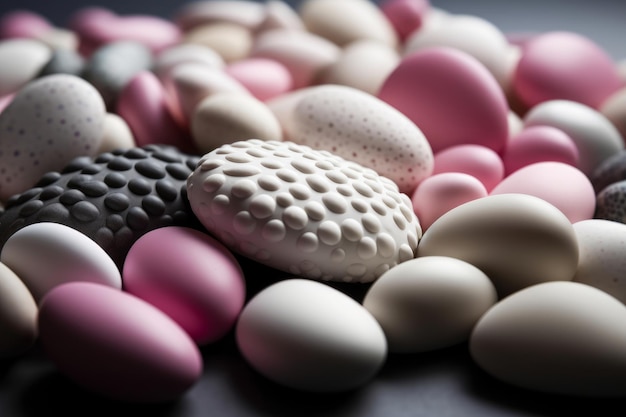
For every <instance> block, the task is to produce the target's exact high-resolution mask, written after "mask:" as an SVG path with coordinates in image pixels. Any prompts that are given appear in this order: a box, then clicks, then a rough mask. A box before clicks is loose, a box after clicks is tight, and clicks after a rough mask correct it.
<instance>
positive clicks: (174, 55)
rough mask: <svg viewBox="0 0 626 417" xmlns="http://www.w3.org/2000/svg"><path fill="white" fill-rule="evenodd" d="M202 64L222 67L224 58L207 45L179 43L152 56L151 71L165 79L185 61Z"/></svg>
mask: <svg viewBox="0 0 626 417" xmlns="http://www.w3.org/2000/svg"><path fill="white" fill-rule="evenodd" d="M190 62H192V63H198V64H204V65H207V66H209V67H213V68H224V65H225V62H224V59H223V58H222V57H221V56H220V54H218V53H217V52H216V51H214V50H213V49H211V48H209V47H208V46H204V45H198V44H193V43H180V44H177V45H173V46H170V47H169V48H167V49H164V50H163V51H161V52H159V53H158V54H157V55H156V56H155V57H154V64H153V66H152V71H154V73H155V74H156V75H157V76H158V77H159V78H160V79H161V80H166V79H167V78H168V77H169V75H170V72H171V71H172V70H173V69H174V68H176V67H177V66H178V65H181V64H186V63H190Z"/></svg>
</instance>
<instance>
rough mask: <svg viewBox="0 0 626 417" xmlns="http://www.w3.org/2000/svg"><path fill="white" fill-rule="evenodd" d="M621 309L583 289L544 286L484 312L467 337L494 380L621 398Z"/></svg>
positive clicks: (624, 309) (624, 350) (625, 348)
mask: <svg viewBox="0 0 626 417" xmlns="http://www.w3.org/2000/svg"><path fill="white" fill-rule="evenodd" d="M625 320H626V306H624V304H622V303H621V302H620V301H619V300H617V299H616V298H614V297H612V296H611V295H609V294H607V293H605V292H604V291H601V290H598V289H597V288H594V287H591V286H589V285H585V284H581V283H578V282H546V283H541V284H537V285H533V286H531V287H528V288H525V289H522V290H520V291H519V292H517V293H515V294H512V295H510V296H509V297H507V298H505V299H503V300H502V301H500V302H499V303H498V304H496V305H495V306H494V307H492V308H491V309H489V310H488V311H487V312H486V313H485V314H484V315H483V316H482V317H481V319H480V320H479V321H478V323H477V324H476V326H475V327H474V330H473V331H472V334H471V337H470V343H469V348H470V353H471V356H472V358H473V359H474V361H475V362H476V363H477V365H478V366H479V367H481V368H482V369H483V370H484V371H485V372H487V373H488V374H490V375H492V376H493V377H495V378H497V379H499V380H501V381H504V382H506V383H509V384H512V385H514V386H518V387H522V388H525V389H529V390H532V391H541V392H544V393H550V394H564V395H567V396H583V397H605V398H606V397H623V396H624V395H626V389H625V387H626V328H624V326H623V325H622V324H623V323H624V321H625Z"/></svg>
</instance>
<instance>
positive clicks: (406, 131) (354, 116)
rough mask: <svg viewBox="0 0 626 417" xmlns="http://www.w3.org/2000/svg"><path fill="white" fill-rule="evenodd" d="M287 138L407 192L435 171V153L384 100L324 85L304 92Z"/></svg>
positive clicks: (287, 123)
mask: <svg viewBox="0 0 626 417" xmlns="http://www.w3.org/2000/svg"><path fill="white" fill-rule="evenodd" d="M283 126H284V129H285V136H286V138H287V139H289V140H291V141H294V142H296V143H299V144H302V145H305V146H309V147H311V148H314V149H323V150H326V151H329V152H332V153H334V154H336V155H338V156H341V157H342V158H344V159H348V160H351V161H354V162H357V163H359V164H360V165H363V166H365V167H368V168H371V169H373V170H374V171H376V172H378V173H379V174H380V175H383V176H385V177H387V178H389V179H391V180H393V181H394V182H396V184H397V185H398V187H399V188H400V191H402V192H410V191H412V190H413V189H414V188H415V187H416V186H417V184H418V183H419V182H420V181H422V180H423V179H424V178H426V177H428V176H429V175H430V174H431V173H432V170H433V165H434V161H433V153H432V150H431V148H430V145H429V143H428V141H427V140H426V139H427V138H426V137H424V134H423V133H422V132H421V130H420V129H419V128H418V127H417V126H415V124H414V123H413V122H412V121H411V120H409V119H408V118H407V117H406V116H404V115H403V114H402V113H400V112H399V111H398V110H396V109H394V108H393V107H391V106H389V105H388V104H387V103H385V102H384V101H382V100H379V99H378V98H376V97H374V96H372V95H370V94H368V93H365V92H363V91H360V90H358V89H356V88H352V87H347V86H336V85H326V86H318V87H312V88H310V89H308V90H307V91H305V92H303V93H302V95H301V96H300V99H299V100H298V101H297V102H296V104H295V107H294V108H293V111H292V112H291V114H290V115H288V116H285V118H284V123H283Z"/></svg>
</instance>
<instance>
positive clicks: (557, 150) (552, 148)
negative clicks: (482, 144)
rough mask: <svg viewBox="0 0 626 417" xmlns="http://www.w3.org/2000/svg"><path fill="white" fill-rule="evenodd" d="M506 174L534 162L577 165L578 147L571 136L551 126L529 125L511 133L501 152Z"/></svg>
mask: <svg viewBox="0 0 626 417" xmlns="http://www.w3.org/2000/svg"><path fill="white" fill-rule="evenodd" d="M502 160H503V161H504V169H505V173H506V175H509V174H511V173H512V172H514V171H517V170H518V169H520V168H522V167H525V166H527V165H530V164H533V163H535V162H545V161H556V162H563V163H564V164H569V165H573V166H577V165H578V148H577V147H576V144H575V143H574V141H573V140H572V138H571V137H569V135H568V134H567V133H565V132H563V131H562V130H561V129H557V128H555V127H552V126H541V125H538V126H529V127H527V128H525V129H523V130H522V131H521V132H519V133H517V134H515V135H513V136H512V137H511V140H510V141H509V142H508V143H507V146H506V149H505V150H504V152H503V155H502Z"/></svg>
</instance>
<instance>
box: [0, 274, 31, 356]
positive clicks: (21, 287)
mask: <svg viewBox="0 0 626 417" xmlns="http://www.w3.org/2000/svg"><path fill="white" fill-rule="evenodd" d="M37 311H38V309H37V303H36V302H35V299H34V298H33V296H32V295H31V293H30V291H29V290H28V287H26V285H25V284H24V282H23V281H22V280H21V279H20V277H18V276H17V275H15V272H13V271H12V270H11V269H10V268H9V267H7V266H6V265H5V264H4V263H0V358H10V357H14V356H17V355H20V354H22V353H24V352H25V351H26V350H28V349H29V348H30V347H32V346H33V345H34V343H35V340H36V339H37V334H38V332H37Z"/></svg>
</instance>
